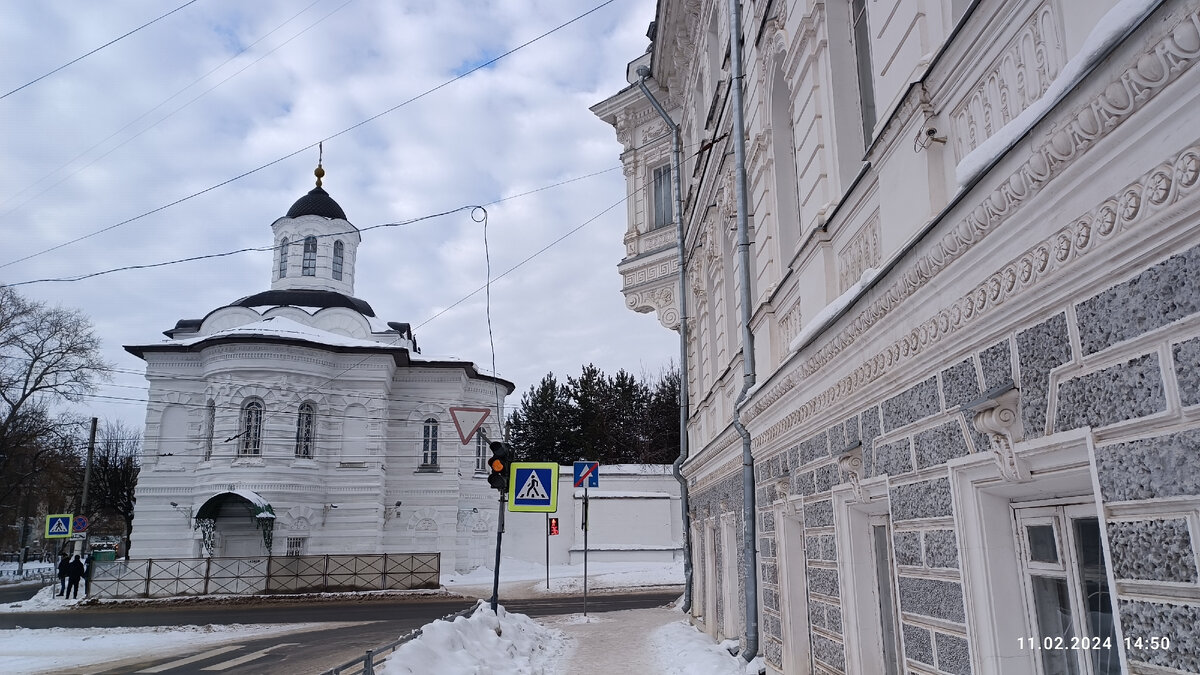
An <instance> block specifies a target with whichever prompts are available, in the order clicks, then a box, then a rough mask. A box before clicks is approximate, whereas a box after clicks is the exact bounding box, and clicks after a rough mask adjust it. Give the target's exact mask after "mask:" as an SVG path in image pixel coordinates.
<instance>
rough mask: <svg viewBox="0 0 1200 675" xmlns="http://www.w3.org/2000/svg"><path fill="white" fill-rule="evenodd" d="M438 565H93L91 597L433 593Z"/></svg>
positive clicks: (396, 557) (405, 558) (403, 559)
mask: <svg viewBox="0 0 1200 675" xmlns="http://www.w3.org/2000/svg"><path fill="white" fill-rule="evenodd" d="M441 560H442V557H441V554H440V553H379V554H371V555H302V556H288V557H280V558H276V557H267V558H148V559H146V560H116V561H111V562H95V563H93V566H92V582H91V593H90V595H92V596H94V597H100V598H159V597H167V596H176V595H210V594H226V595H253V594H258V593H281V594H284V593H322V592H329V591H380V590H408V589H413V588H438V587H439V586H440V585H441Z"/></svg>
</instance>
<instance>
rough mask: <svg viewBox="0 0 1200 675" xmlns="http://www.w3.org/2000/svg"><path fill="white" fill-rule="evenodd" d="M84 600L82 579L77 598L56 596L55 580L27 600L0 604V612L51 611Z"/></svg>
mask: <svg viewBox="0 0 1200 675" xmlns="http://www.w3.org/2000/svg"><path fill="white" fill-rule="evenodd" d="M85 600H87V598H86V597H84V595H83V582H82V581H80V582H79V597H78V598H60V597H58V582H57V581H55V582H54V583H53V584H50V585H49V586H46V587H44V588H42V590H40V591H38V592H37V593H34V595H33V597H32V598H30V599H28V600H22V601H21V602H10V603H8V604H6V605H0V612H53V611H55V610H59V609H63V608H65V607H74V606H75V605H78V604H79V603H81V602H83V601H85Z"/></svg>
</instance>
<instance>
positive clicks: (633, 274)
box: [623, 258, 679, 311]
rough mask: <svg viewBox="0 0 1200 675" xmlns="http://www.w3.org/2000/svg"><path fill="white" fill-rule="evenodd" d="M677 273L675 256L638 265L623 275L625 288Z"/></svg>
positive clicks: (677, 266)
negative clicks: (641, 265) (642, 265)
mask: <svg viewBox="0 0 1200 675" xmlns="http://www.w3.org/2000/svg"><path fill="white" fill-rule="evenodd" d="M678 274H679V261H678V260H677V259H675V258H670V259H667V260H662V261H659V262H656V263H652V264H649V265H646V266H644V267H638V268H637V269H634V270H631V271H629V272H626V273H625V274H624V275H623V276H624V277H625V288H626V289H630V288H632V287H634V286H640V285H641V284H645V283H649V282H651V281H655V280H656V279H661V278H663V277H675V276H676V275H678ZM631 309H632V307H631ZM641 311H649V310H641Z"/></svg>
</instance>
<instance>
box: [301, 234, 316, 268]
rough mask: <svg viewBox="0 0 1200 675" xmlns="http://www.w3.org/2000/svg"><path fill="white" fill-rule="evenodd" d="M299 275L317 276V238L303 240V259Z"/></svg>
mask: <svg viewBox="0 0 1200 675" xmlns="http://www.w3.org/2000/svg"><path fill="white" fill-rule="evenodd" d="M300 275H301V276H306V277H315V276H317V238H316V237H305V238H304V259H303V260H302V261H301V264H300Z"/></svg>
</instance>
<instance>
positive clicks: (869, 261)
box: [789, 214, 880, 342]
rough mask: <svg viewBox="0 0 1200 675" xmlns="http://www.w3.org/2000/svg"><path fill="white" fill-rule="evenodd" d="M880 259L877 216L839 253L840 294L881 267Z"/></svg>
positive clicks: (864, 225)
mask: <svg viewBox="0 0 1200 675" xmlns="http://www.w3.org/2000/svg"><path fill="white" fill-rule="evenodd" d="M879 258H880V253H879V216H878V214H876V215H875V216H872V217H871V219H870V220H868V221H867V222H866V223H865V224H863V226H862V227H861V228H860V229H859V231H858V232H856V233H855V234H854V236H853V237H851V238H850V241H848V242H846V245H845V246H843V247H842V250H841V251H839V252H838V292H839V293H845V292H846V289H847V288H850V287H851V286H853V285H854V282H856V281H858V280H859V279H860V278H862V274H863V272H864V271H866V270H867V269H868V268H872V267H875V268H877V267H879ZM789 342H790V339H789Z"/></svg>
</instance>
